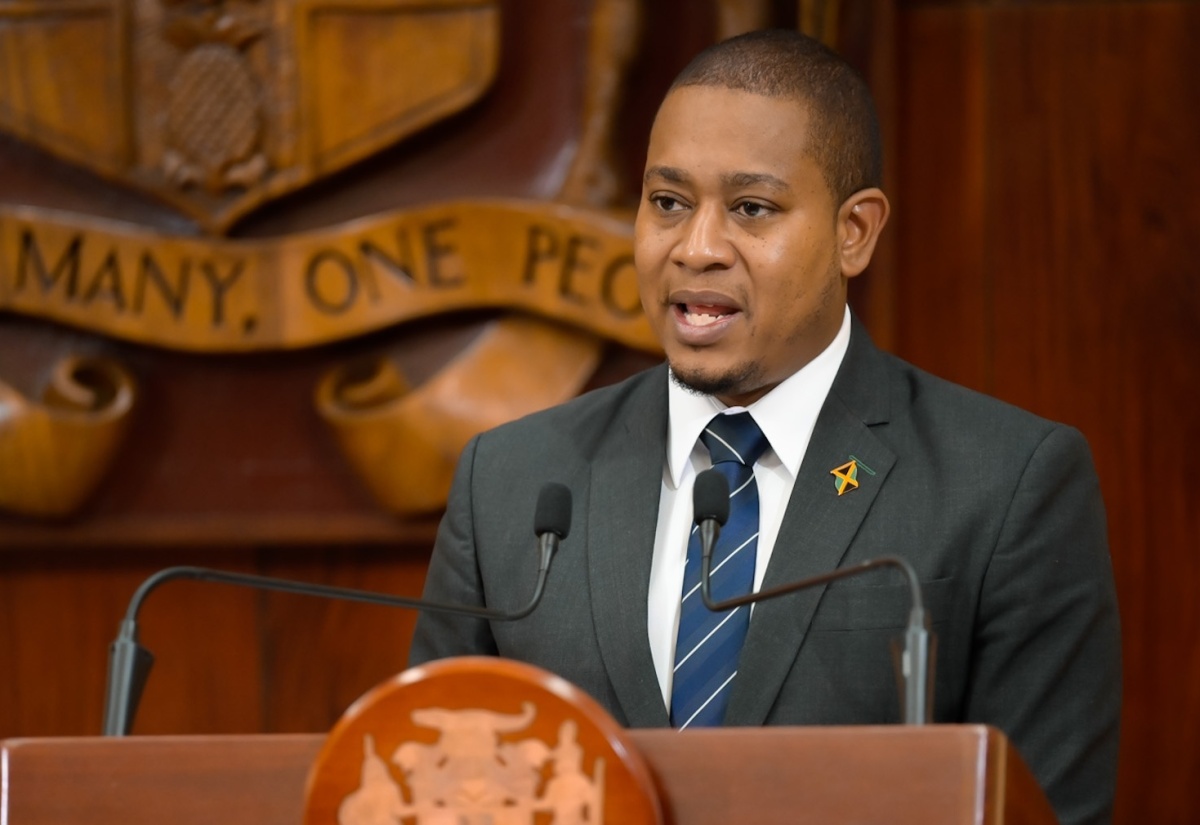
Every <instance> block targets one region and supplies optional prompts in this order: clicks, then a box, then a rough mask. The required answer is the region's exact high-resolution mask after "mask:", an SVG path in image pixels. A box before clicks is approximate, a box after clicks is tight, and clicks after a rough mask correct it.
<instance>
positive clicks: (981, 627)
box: [412, 32, 1121, 823]
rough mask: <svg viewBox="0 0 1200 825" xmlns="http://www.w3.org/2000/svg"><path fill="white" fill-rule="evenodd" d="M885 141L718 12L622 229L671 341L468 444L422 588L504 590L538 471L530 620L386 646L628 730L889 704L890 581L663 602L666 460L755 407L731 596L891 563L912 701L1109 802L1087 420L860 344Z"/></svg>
mask: <svg viewBox="0 0 1200 825" xmlns="http://www.w3.org/2000/svg"><path fill="white" fill-rule="evenodd" d="M880 165H881V164H880V151H879V139H878V129H877V126H876V122H875V115H874V111H873V106H872V103H871V101H870V96H869V94H868V92H867V91H866V88H865V85H864V84H863V83H862V81H861V79H860V78H858V76H857V75H856V74H855V73H854V72H853V71H852V70H851V69H850V68H849V67H848V66H846V64H844V63H843V62H842V61H841V60H840V59H839V58H837V57H836V56H835V55H833V54H832V53H831V52H829V51H828V50H826V49H824V48H823V47H821V46H820V45H819V44H816V43H815V42H813V41H811V40H809V39H808V38H805V37H803V36H801V35H798V34H795V33H788V32H760V33H752V34H750V35H744V36H742V37H739V38H735V39H733V40H730V41H726V42H725V43H722V44H718V45H717V46H715V47H713V48H711V49H709V50H707V51H705V52H704V53H702V54H701V55H700V56H699V57H697V58H696V60H694V61H693V62H692V64H690V65H689V66H688V68H686V69H685V70H684V72H683V73H682V74H681V75H680V77H679V78H678V79H677V80H676V82H675V84H674V85H673V86H672V88H671V90H670V91H669V92H668V94H667V96H666V98H665V100H664V101H663V104H662V106H661V108H660V110H659V112H658V116H657V118H656V120H655V123H654V127H653V130H652V133H651V137H650V145H649V150H648V153H647V162H646V172H645V177H644V189H643V197H642V200H641V203H640V206H639V210H638V215H637V221H636V227H635V257H636V266H637V270H638V277H639V289H640V293H641V298H642V303H643V306H644V308H645V311H646V314H647V317H648V319H649V321H650V323H651V325H652V326H653V327H654V329H655V330H656V331H657V333H658V336H659V338H660V340H661V341H662V345H663V349H664V351H665V353H666V356H667V363H666V364H665V365H663V366H660V367H658V368H655V369H651V370H649V371H648V372H645V373H642V374H639V375H637V376H634V377H633V378H631V379H629V380H627V381H625V382H623V383H621V384H618V385H616V386H613V387H608V388H605V389H601V390H598V391H596V392H593V393H590V394H588V395H585V396H583V397H581V398H578V399H575V400H574V401H572V402H570V403H567V404H565V405H562V406H560V407H557V408H555V409H551V410H548V411H545V412H542V413H539V414H536V415H533V416H530V417H528V418H525V419H523V420H520V421H517V422H514V423H512V424H508V425H505V426H503V427H500V428H498V429H496V430H494V431H491V432H488V433H484V434H483V435H481V436H479V437H478V438H476V439H474V440H473V441H472V442H471V443H470V444H469V445H468V446H467V448H466V449H465V451H464V453H463V455H462V458H461V461H460V464H459V467H458V471H457V475H456V478H455V482H454V487H453V490H452V492H451V495H450V501H449V505H448V507H447V512H446V515H445V518H444V520H443V522H442V525H441V528H440V531H439V534H438V539H437V544H436V548H435V550H434V555H433V558H432V561H431V565H430V570H429V578H428V581H427V585H426V591H425V595H426V597H428V598H431V599H437V600H439V601H443V602H459V603H464V602H465V603H474V604H484V605H487V606H489V607H492V608H497V609H501V610H504V609H514V608H516V607H517V606H519V605H520V604H521V603H522V602H523V601H524V600H525V599H526V598H527V597H528V595H529V587H530V584H529V583H530V582H531V581H532V580H533V578H534V570H535V567H536V559H535V555H536V554H535V553H533V552H532V550H531V546H530V545H531V541H530V536H529V525H530V522H531V517H532V510H533V506H534V499H535V497H536V494H537V490H538V488H539V487H540V486H541V484H542V483H543V482H544V481H547V480H556V481H561V482H562V483H564V484H566V485H567V486H568V487H569V488H570V489H571V491H572V494H573V499H574V502H575V505H574V517H573V523H572V527H571V533H570V536H569V537H568V538H567V539H566V540H565V541H564V542H563V544H562V548H561V550H560V552H559V553H558V556H557V558H556V559H555V562H554V568H553V570H552V572H551V575H550V580H549V583H548V585H547V588H546V593H545V597H544V599H543V601H542V603H541V604H540V605H539V607H538V608H537V609H536V610H535V611H534V613H533V614H532V615H531V616H529V617H528V618H526V619H524V620H521V621H518V622H512V623H500V622H496V623H488V622H485V621H478V620H472V619H460V618H450V617H444V616H434V615H424V616H422V617H421V619H420V620H419V622H418V626H417V632H416V635H415V638H414V641H413V648H412V651H413V652H412V661H413V663H419V662H423V661H427V660H429V659H433V658H438V657H444V656H453V655H463V654H497V655H501V656H507V657H511V658H515V659H520V660H524V661H527V662H531V663H533V664H536V665H539V666H541V667H544V668H546V669H548V670H551V671H554V672H556V673H558V674H560V675H562V676H563V677H565V678H566V679H568V680H570V681H571V682H573V683H575V684H576V685H578V686H579V687H581V688H582V689H583V690H585V691H587V692H588V693H589V694H590V695H592V696H593V697H595V698H596V699H597V700H599V701H600V703H601V704H602V705H604V706H605V707H606V708H607V709H608V710H609V711H610V712H611V713H612V714H613V715H614V716H615V717H616V718H617V719H618V720H619V721H620V722H622V723H623V724H626V725H630V726H667V725H672V724H673V725H675V726H677V727H682V726H685V725H690V724H698V723H703V724H721V723H723V724H726V725H763V724H780V725H814V724H860V723H868V724H877V723H887V722H894V721H897V719H898V718H899V714H900V708H899V698H898V690H897V687H896V680H895V676H894V671H893V663H892V660H891V657H890V655H889V649H888V645H889V642H890V640H891V639H892V638H893V637H895V636H896V635H897V634H898V633H899V632H901V631H902V629H903V627H904V626H905V622H906V618H907V612H908V592H907V588H906V585H905V584H904V583H903V582H902V581H900V580H899V577H898V576H897V575H896V574H895V572H894V571H890V570H887V569H880V570H875V571H872V572H871V573H869V574H866V575H863V576H859V577H854V578H849V579H844V580H840V581H838V582H836V583H833V584H830V585H827V586H824V587H817V588H812V589H808V590H803V591H799V592H795V593H793V594H790V595H787V596H784V597H781V598H777V599H773V600H770V601H764V602H760V603H758V604H757V605H755V607H754V609H753V612H752V614H751V612H750V610H749V609H748V608H740V609H739V611H731V612H729V615H728V616H718V617H717V618H716V623H714V624H710V625H704V624H695V625H694V624H693V623H696V622H699V623H703V622H706V621H708V619H707V618H706V617H705V616H704V615H703V613H694V612H691V609H690V608H689V606H688V605H689V597H690V595H691V592H690V591H691V588H692V587H693V584H694V581H695V573H694V570H693V565H694V552H695V551H694V547H693V548H692V549H689V538H688V535H689V530H690V528H691V523H692V512H691V510H692V501H691V491H692V486H693V482H694V480H695V478H696V476H697V474H698V473H699V472H701V471H703V470H705V469H707V468H708V467H709V466H710V465H711V464H717V465H718V466H722V465H723V464H726V463H727V456H725V455H724V453H723V452H722V451H723V450H724V447H723V446H721V443H725V442H727V443H726V446H737V445H738V444H740V442H737V438H740V437H741V436H740V435H737V436H725V435H721V434H723V433H725V432H727V430H725V429H723V428H724V427H725V426H726V425H727V424H729V423H730V421H731V420H733V419H737V421H738V422H740V423H739V424H738V426H739V427H741V426H742V425H744V424H746V422H747V420H748V419H752V420H753V422H754V423H753V424H752V425H750V430H751V431H752V432H753V435H752V438H755V439H758V440H759V441H760V442H761V443H762V444H764V445H765V451H764V452H762V454H761V455H760V456H758V457H757V459H754V458H751V459H750V460H749V461H747V462H745V464H747V465H752V466H747V467H745V468H742V469H741V472H743V473H744V475H743V476H740V477H738V478H741V479H743V480H740V481H737V484H738V489H737V490H734V491H733V494H732V496H731V499H730V503H731V510H734V511H736V512H737V513H738V515H737V516H734V515H731V517H730V521H731V524H732V523H733V522H734V521H735V520H736V519H742V520H743V522H744V524H743V526H744V525H747V524H748V525H749V527H748V528H745V530H744V534H745V539H744V540H742V537H741V536H739V538H738V541H740V542H741V544H740V545H739V547H738V548H730V547H728V546H726V547H724V550H722V545H721V544H718V549H717V552H716V555H715V559H714V565H719V566H720V567H721V568H722V572H720V573H717V574H715V575H719V576H726V575H728V576H730V577H732V576H733V573H728V574H727V573H726V572H725V571H726V570H732V569H734V568H735V567H739V569H743V572H741V573H738V575H740V576H745V577H749V578H744V579H743V583H742V584H741V585H738V586H739V587H741V588H742V591H743V592H744V591H745V589H749V588H751V587H753V588H756V589H765V588H768V587H773V586H777V585H782V584H786V583H788V582H791V581H795V580H797V579H800V578H804V577H807V576H811V575H813V574H816V573H819V572H823V571H826V570H829V569H832V568H835V567H839V566H850V565H853V564H854V563H856V562H860V561H863V560H865V559H869V558H874V557H877V556H880V555H899V556H902V557H904V558H906V559H907V560H908V561H909V562H910V563H911V564H912V565H913V567H914V568H915V569H916V571H917V573H918V575H919V576H920V579H921V581H922V587H923V590H924V597H925V601H926V605H927V607H928V609H929V611H930V613H931V615H932V618H933V629H934V631H935V632H936V633H937V636H938V649H937V671H936V681H935V702H934V714H933V715H934V720H935V721H938V722H981V723H987V724H991V725H995V726H996V727H998V728H1000V729H1001V730H1003V731H1004V732H1005V733H1006V734H1007V735H1008V736H1009V737H1010V738H1011V739H1012V740H1013V741H1014V742H1015V744H1016V745H1017V747H1018V749H1019V750H1020V751H1021V753H1022V754H1023V755H1024V757H1025V759H1026V760H1027V761H1028V762H1029V764H1030V766H1031V768H1032V769H1033V772H1034V774H1035V776H1037V778H1038V779H1039V781H1040V782H1041V783H1042V785H1043V787H1044V788H1045V789H1046V791H1047V794H1048V795H1049V797H1050V800H1051V803H1052V804H1053V806H1054V807H1055V808H1056V810H1057V812H1058V814H1059V816H1060V818H1061V820H1062V822H1064V823H1085V822H1086V823H1099V822H1105V821H1108V819H1109V818H1110V816H1111V805H1112V794H1113V790H1114V784H1115V767H1116V750H1117V733H1118V719H1119V712H1120V679H1121V669H1120V641H1119V630H1118V619H1117V610H1116V603H1115V595H1114V588H1113V582H1112V573H1111V567H1110V563H1109V558H1108V551H1107V539H1106V532H1105V515H1104V509H1103V504H1102V502H1101V499H1100V492H1099V486H1098V483H1097V479H1096V474H1095V471H1094V468H1093V466H1092V462H1091V458H1090V454H1089V451H1088V448H1087V445H1086V443H1085V441H1084V439H1083V438H1082V436H1081V435H1080V434H1079V433H1078V432H1077V431H1075V430H1073V429H1071V428H1069V427H1065V426H1063V425H1060V424H1055V423H1053V422H1050V421H1045V420H1043V419H1040V418H1037V417H1035V416H1033V415H1031V414H1029V413H1026V412H1023V411H1021V410H1018V409H1016V408H1013V407H1011V406H1008V405H1006V404H1003V403H1001V402H999V401H996V400H994V399H990V398H987V397H985V396H982V395H979V394H976V393H973V392H971V391H969V390H966V389H963V388H961V387H957V386H954V385H952V384H949V383H947V382H944V381H942V380H939V379H937V378H935V377H933V376H930V375H928V374H926V373H923V372H921V371H920V370H918V369H916V368H914V367H912V366H910V365H908V364H906V363H904V362H902V361H900V360H898V359H896V358H894V357H891V356H890V355H887V354H885V353H883V352H881V351H879V350H878V349H876V348H875V346H874V345H873V344H872V343H871V340H870V338H869V337H868V335H867V333H866V331H865V330H864V329H863V327H862V326H861V325H860V324H859V322H858V321H857V319H856V318H854V317H853V315H852V314H851V313H850V311H849V310H848V308H847V304H846V288H847V282H848V280H849V279H850V278H852V277H854V276H856V275H858V274H859V273H861V272H862V271H863V270H864V268H865V267H866V266H867V264H868V262H869V261H870V258H871V254H872V252H873V250H874V247H875V243H876V240H877V238H878V237H879V233H880V231H881V230H882V228H883V226H884V224H885V223H886V221H887V216H888V210H889V206H888V201H887V199H886V197H885V196H884V194H883V192H882V191H881V190H880V189H879V182H880ZM747 411H748V413H749V415H748V416H746V415H739V414H741V413H745V412H747ZM714 433H717V434H718V435H717V436H716V437H714ZM763 437H765V440H764V439H763ZM719 442H721V443H719ZM734 442H736V444H735V443H734ZM739 451H742V452H744V448H742V447H740V446H737V449H733V450H732V451H731V452H732V453H733V454H734V457H735V458H739V460H740V455H739ZM729 461H732V459H729ZM736 464H737V461H732V463H731V464H729V466H733V465H736ZM735 469H737V468H736V467H735ZM742 490H745V491H746V492H748V493H750V495H752V496H753V498H751V499H750V502H751V503H750V505H749V508H748V509H747V505H746V504H745V498H744V497H741V496H742ZM754 499H757V502H755V501H754ZM730 529H731V528H730V527H728V526H727V528H726V530H730ZM737 529H738V530H742V529H743V527H739V528H737ZM725 539H726V536H725V535H724V534H723V535H722V539H721V541H722V542H724V541H725ZM689 554H691V556H692V560H691V561H689ZM723 554H724V555H723ZM747 558H749V559H750V564H749V566H747V565H746V564H745V561H746V559H747ZM726 559H729V561H728V563H727V564H726V562H725V560H726ZM735 559H736V561H735ZM714 586H719V584H715V585H714ZM726 586H728V583H726ZM735 613H736V614H738V615H737V617H736V618H735V617H734V614H735ZM726 619H728V621H725V620H726ZM739 623H740V626H738V625H739ZM718 625H719V626H718ZM731 627H733V628H734V630H730V628H731ZM722 634H729V635H728V636H727V637H726V636H725V635H722ZM718 637H719V638H722V639H723V641H722V642H721V644H720V645H719V647H720V648H721V650H719V651H717V652H716V653H713V654H712V657H711V659H708V658H705V657H706V656H708V652H707V651H708V649H709V648H708V646H707V642H706V641H705V640H707V639H711V638H718ZM730 652H732V656H730V655H729V654H730ZM697 662H701V664H699V665H698V664H697ZM721 668H725V669H724V670H722V669H721ZM685 674H687V675H686V676H685ZM693 681H695V682H696V684H691V683H692V682H693ZM685 688H686V690H689V691H692V692H691V693H690V694H689V695H687V696H681V695H680V694H681V692H682V691H684V689H685ZM696 688H698V692H696V690H695V689H696ZM697 697H698V698H697Z"/></svg>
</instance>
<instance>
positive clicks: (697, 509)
mask: <svg viewBox="0 0 1200 825" xmlns="http://www.w3.org/2000/svg"><path fill="white" fill-rule="evenodd" d="M692 495H693V502H694V503H693V512H694V513H695V518H696V521H697V522H698V526H699V530H700V540H701V543H700V598H701V599H702V600H703V601H704V606H705V607H707V608H708V609H709V610H713V611H722V610H732V609H733V608H735V607H741V606H742V605H746V604H753V603H754V602H758V601H765V600H767V599H773V598H776V597H778V596H784V595H786V594H788V593H794V592H795V591H797V590H803V589H805V588H807V587H816V586H818V585H822V584H827V583H829V582H832V581H836V580H837V579H844V578H849V577H851V576H857V575H859V574H860V573H865V572H866V571H868V570H873V569H875V568H878V567H894V568H898V569H899V570H900V571H901V572H903V573H904V575H905V578H906V579H907V580H908V589H909V594H910V599H911V604H912V607H911V609H910V610H909V614H908V627H907V628H906V629H905V631H904V647H903V651H902V653H901V654H900V662H899V671H900V672H899V674H898V677H899V679H900V681H901V686H900V688H901V694H902V695H901V697H900V703H901V707H902V710H903V715H904V723H905V724H908V725H922V724H926V723H928V722H931V721H932V713H933V680H932V669H933V653H934V644H935V639H934V637H933V634H932V632H931V631H930V630H929V626H930V622H929V616H928V614H927V612H926V610H925V602H924V599H923V598H922V596H921V581H920V579H919V578H918V577H917V571H916V570H914V569H913V566H912V565H911V564H909V563H908V562H907V561H905V560H904V559H902V558H900V557H899V556H880V557H878V558H874V559H867V560H866V561H862V562H859V563H857V564H854V565H851V566H849V567H840V568H838V569H836V570H830V571H829V572H827V573H820V574H818V575H815V576H810V577H809V578H806V579H800V580H799V581H794V582H789V583H788V584H784V585H780V586H779V587H772V588H769V589H767V590H759V591H757V592H753V593H747V594H745V595H744V596H735V597H734V598H731V599H725V600H724V601H719V602H718V601H714V600H713V598H712V592H711V587H710V576H711V572H712V554H713V548H714V547H715V546H716V544H717V538H718V537H719V536H720V532H721V527H722V526H723V525H724V523H725V519H726V518H727V517H728V515H729V484H728V482H726V481H725V477H724V476H722V475H721V474H720V473H719V472H717V471H715V470H705V471H704V472H702V473H700V475H698V476H697V477H696V484H695V487H694V488H693V493H692ZM718 498H723V499H724V503H723V504H718V503H717V502H716V500H717V499H718ZM722 507H723V508H724V510H723V511H722V509H721V508H722Z"/></svg>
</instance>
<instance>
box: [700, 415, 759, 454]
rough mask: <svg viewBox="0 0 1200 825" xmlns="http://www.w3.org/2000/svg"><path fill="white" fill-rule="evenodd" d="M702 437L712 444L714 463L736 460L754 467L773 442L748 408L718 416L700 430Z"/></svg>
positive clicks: (708, 444) (711, 451)
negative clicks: (747, 410) (702, 430)
mask: <svg viewBox="0 0 1200 825" xmlns="http://www.w3.org/2000/svg"><path fill="white" fill-rule="evenodd" d="M700 440H701V441H703V442H704V446H705V447H708V454H709V455H710V456H712V463H713V464H714V465H715V464H720V463H722V462H726V461H736V462H737V463H738V464H745V465H746V466H748V467H752V466H754V462H756V461H758V457H759V456H760V455H762V454H763V453H764V452H765V451H766V449H767V447H769V446H770V444H768V443H767V437H766V436H765V435H763V431H762V430H760V429H759V428H758V424H756V423H755V422H754V418H753V417H751V415H750V413H748V412H742V413H736V414H734V415H724V414H722V415H717V416H714V417H713V420H712V421H710V422H708V426H707V427H705V428H704V432H702V433H700Z"/></svg>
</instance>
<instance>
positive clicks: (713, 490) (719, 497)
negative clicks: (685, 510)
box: [692, 470, 729, 527]
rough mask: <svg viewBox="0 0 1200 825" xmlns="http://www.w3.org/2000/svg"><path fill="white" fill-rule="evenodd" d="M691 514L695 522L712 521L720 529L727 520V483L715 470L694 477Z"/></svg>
mask: <svg viewBox="0 0 1200 825" xmlns="http://www.w3.org/2000/svg"><path fill="white" fill-rule="evenodd" d="M692 513H693V514H694V518H695V519H696V521H697V522H701V521H705V520H706V519H713V520H714V521H716V522H717V524H719V525H721V526H722V527H724V526H725V522H726V521H727V520H728V519H729V482H728V481H726V480H725V476H723V475H721V473H720V472H718V471H717V470H705V471H704V472H702V473H701V474H700V475H698V476H696V485H695V486H694V487H693V488H692Z"/></svg>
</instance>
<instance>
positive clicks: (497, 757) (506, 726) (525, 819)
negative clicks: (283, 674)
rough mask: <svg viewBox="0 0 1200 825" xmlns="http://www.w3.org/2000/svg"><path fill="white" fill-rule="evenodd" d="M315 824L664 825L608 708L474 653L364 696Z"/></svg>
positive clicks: (334, 757) (310, 792) (340, 727)
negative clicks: (609, 824) (612, 824)
mask: <svg viewBox="0 0 1200 825" xmlns="http://www.w3.org/2000/svg"><path fill="white" fill-rule="evenodd" d="M305 796H306V801H305V817H304V825H333V823H335V822H336V823H337V825H599V823H603V822H610V823H613V822H615V823H620V825H662V822H663V819H662V810H661V807H660V805H659V802H658V797H657V793H656V790H655V788H654V783H653V780H652V778H651V776H650V773H649V769H648V768H647V767H646V764H645V762H643V761H642V758H641V757H640V756H639V755H638V754H637V752H636V750H635V749H634V748H633V746H632V744H631V743H630V742H629V741H628V738H627V736H626V733H625V731H624V730H623V729H622V728H621V727H620V725H618V724H617V723H616V722H615V721H614V720H613V719H612V717H610V716H608V714H607V713H605V712H604V710H603V709H602V708H600V706H599V705H597V704H596V702H595V701H594V700H593V699H591V698H590V697H588V696H586V695H585V694H583V693H582V692H580V691H579V690H578V689H577V688H575V687H573V686H572V685H570V684H568V683H567V682H565V681H564V680H563V679H560V678H559V677H557V676H554V675H552V674H550V673H547V672H546V671H543V670H539V669H538V668H535V667H533V666H531V665H527V664H523V663H520V662H513V661H507V660H503V659H493V658H486V657H462V658H458V659H445V660H442V661H439V662H432V663H430V664H428V665H423V666H421V667H418V668H413V669H412V670H409V671H406V672H405V673H402V674H400V676H398V677H396V678H395V679H393V680H392V681H390V682H386V683H384V684H382V685H380V686H378V687H376V688H374V689H373V690H371V691H370V692H368V693H367V694H366V695H365V696H363V697H362V698H361V699H359V700H358V701H357V702H356V703H355V704H354V706H353V707H351V708H350V709H349V710H348V711H347V712H346V715H345V716H343V717H342V719H341V721H339V722H338V724H337V725H336V726H335V727H334V729H333V730H332V731H331V732H330V734H329V737H328V739H327V740H326V742H325V745H324V747H323V748H322V750H321V753H320V755H319V756H318V758H317V761H316V763H315V764H314V765H313V768H312V770H311V771H310V773H309V777H308V783H307V790H306V793H305Z"/></svg>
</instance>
